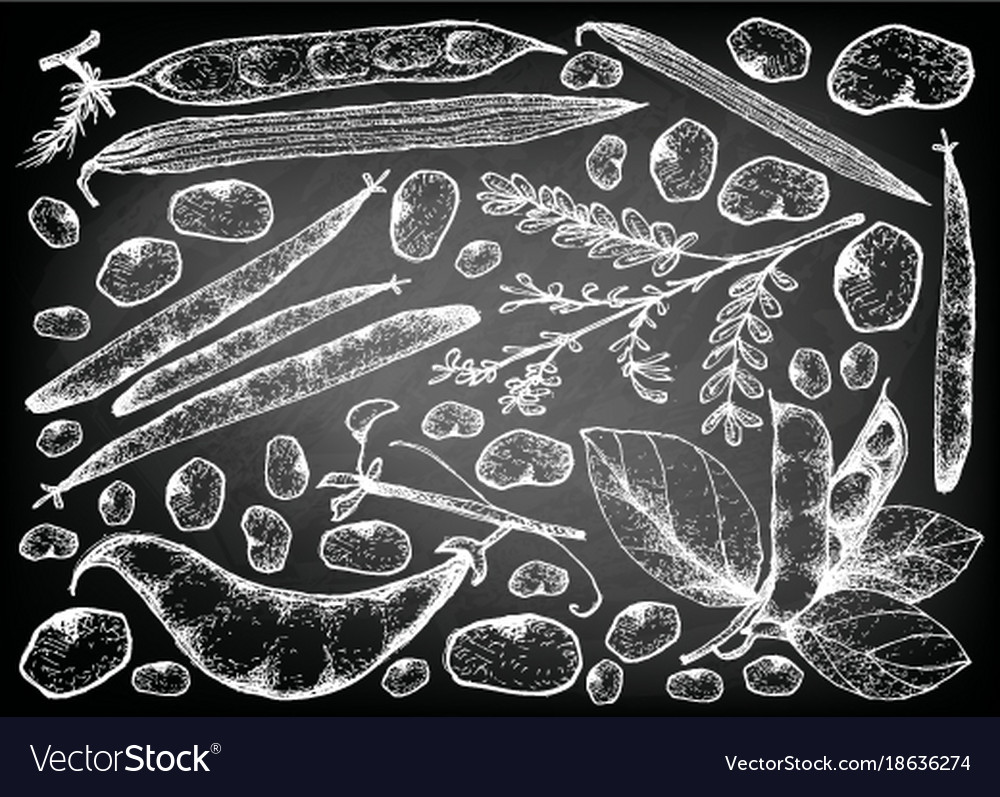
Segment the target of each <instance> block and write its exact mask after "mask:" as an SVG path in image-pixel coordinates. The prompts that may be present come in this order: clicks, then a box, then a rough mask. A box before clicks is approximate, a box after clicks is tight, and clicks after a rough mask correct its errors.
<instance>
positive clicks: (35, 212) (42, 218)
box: [28, 196, 80, 249]
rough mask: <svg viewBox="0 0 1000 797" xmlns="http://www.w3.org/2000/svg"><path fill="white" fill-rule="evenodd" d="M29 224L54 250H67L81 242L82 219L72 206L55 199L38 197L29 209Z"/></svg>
mask: <svg viewBox="0 0 1000 797" xmlns="http://www.w3.org/2000/svg"><path fill="white" fill-rule="evenodd" d="M28 223H29V224H31V229H33V230H34V231H35V233H36V234H37V235H38V237H39V238H41V239H42V240H43V241H45V243H47V244H48V245H49V246H51V247H52V248H53V249H66V248H68V247H70V246H74V245H75V244H76V243H77V242H78V241H79V240H80V217H79V216H78V215H77V213H76V211H75V210H73V207H72V205H70V204H69V203H68V202H64V201H63V200H61V199H56V198H55V197H51V196H40V197H38V199H36V200H35V201H34V203H33V204H32V205H31V207H30V208H29V209H28Z"/></svg>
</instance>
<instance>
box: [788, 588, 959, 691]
mask: <svg viewBox="0 0 1000 797" xmlns="http://www.w3.org/2000/svg"><path fill="white" fill-rule="evenodd" d="M787 631H788V638H789V641H790V642H791V643H792V645H794V647H795V649H796V650H797V651H798V652H799V653H800V654H801V655H802V658H804V659H805V660H806V661H807V662H809V663H810V664H811V665H812V666H813V667H814V668H815V669H816V671H817V672H819V673H820V675H822V676H823V677H824V678H826V679H827V680H828V681H830V682H831V683H833V684H835V685H836V686H839V687H840V688H842V689H846V690H847V691H849V692H853V693H854V694H857V695H860V696H861V697H865V698H868V699H869V700H904V699H906V698H909V697H915V696H917V695H921V694H924V693H926V692H929V691H931V690H932V689H935V688H936V687H938V686H940V685H941V684H942V683H943V682H944V681H946V680H947V679H949V678H951V676H953V675H954V674H955V673H957V672H958V671H959V670H961V669H962V668H963V667H965V666H966V665H968V664H969V657H968V656H967V655H966V653H965V651H964V650H963V649H962V646H961V645H960V644H959V643H958V641H957V640H956V639H955V638H954V637H953V636H952V635H951V633H950V632H949V631H948V629H947V628H945V627H944V626H943V625H941V624H940V623H939V622H938V621H937V620H935V619H934V618H933V617H931V616H929V615H927V614H925V613H924V612H922V611H921V610H920V609H918V608H917V607H915V606H911V605H909V604H907V603H904V602H902V601H899V600H897V599H896V598H892V597H890V596H888V595H883V594H881V593H878V592H868V591H858V590H845V591H842V592H834V593H832V594H829V595H825V596H824V597H822V598H820V599H819V600H818V601H816V602H815V603H814V604H813V605H812V606H811V607H810V608H808V609H806V611H804V612H803V613H802V614H800V615H799V616H798V617H796V618H794V619H793V620H792V621H791V622H790V623H789V625H788V629H787Z"/></svg>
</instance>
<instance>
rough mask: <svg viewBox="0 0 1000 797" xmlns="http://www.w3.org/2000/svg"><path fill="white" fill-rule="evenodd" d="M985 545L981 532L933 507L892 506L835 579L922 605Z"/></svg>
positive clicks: (839, 566)
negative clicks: (932, 510) (931, 509)
mask: <svg viewBox="0 0 1000 797" xmlns="http://www.w3.org/2000/svg"><path fill="white" fill-rule="evenodd" d="M982 541H983V536H982V535H981V534H980V533H979V532H978V531H974V530H973V529H970V528H966V527H965V526H963V525H962V524H961V523H958V522H956V521H954V520H952V519H951V518H949V517H945V516H944V515H941V514H939V513H937V512H931V511H930V510H929V509H921V508H919V507H913V506H887V507H883V508H882V509H881V510H879V512H878V514H877V515H875V519H874V520H873V521H872V523H871V525H870V526H869V527H868V530H867V532H866V533H865V536H864V537H863V538H862V540H861V542H860V544H859V545H858V547H857V548H855V549H854V550H853V551H851V552H850V554H849V555H848V556H847V557H846V558H845V559H843V560H842V561H841V562H839V563H838V564H837V567H836V569H835V570H834V571H833V572H832V573H831V574H830V578H831V581H832V583H833V584H835V585H836V588H839V589H862V590H870V591H872V592H881V593H884V594H886V595H890V596H892V597H894V598H898V599H899V600H902V601H906V602H908V603H918V602H920V601H922V600H924V599H925V598H927V597H930V596H931V595H933V594H934V593H935V592H938V591H939V590H941V589H944V588H945V587H947V586H948V585H949V584H950V583H951V582H952V581H954V580H955V579H956V578H958V576H959V574H960V573H961V572H962V571H963V570H965V568H966V567H967V566H968V564H969V560H970V559H972V555H973V554H974V553H975V552H976V548H978V547H979V543H981V542H982Z"/></svg>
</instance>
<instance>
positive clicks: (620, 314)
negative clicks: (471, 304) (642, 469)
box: [430, 172, 864, 446]
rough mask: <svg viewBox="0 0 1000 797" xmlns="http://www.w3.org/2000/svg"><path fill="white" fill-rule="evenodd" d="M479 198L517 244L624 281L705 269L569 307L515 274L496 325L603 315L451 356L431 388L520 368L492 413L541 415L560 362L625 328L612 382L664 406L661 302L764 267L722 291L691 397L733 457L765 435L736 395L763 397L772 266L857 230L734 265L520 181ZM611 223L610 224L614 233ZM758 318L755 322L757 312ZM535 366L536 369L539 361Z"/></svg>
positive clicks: (809, 236) (789, 282) (635, 217)
mask: <svg viewBox="0 0 1000 797" xmlns="http://www.w3.org/2000/svg"><path fill="white" fill-rule="evenodd" d="M482 182H483V185H484V186H485V187H486V190H485V191H481V192H479V193H478V194H477V195H476V198H477V199H478V200H479V201H480V202H481V203H482V210H483V212H484V213H486V214H487V215H489V216H514V215H517V214H522V218H521V219H520V220H519V221H518V222H517V224H516V229H517V230H518V231H519V232H521V233H524V234H526V235H535V234H537V233H540V232H549V231H551V236H552V243H553V244H555V245H556V246H557V247H559V248H561V249H586V250H587V257H589V258H591V259H593V260H610V261H611V265H612V267H613V268H615V269H618V270H624V269H631V268H635V267H636V266H649V268H650V272H651V274H652V276H653V277H654V278H657V279H660V278H665V277H666V276H667V275H668V274H670V272H672V271H673V270H674V269H675V268H676V267H677V265H678V264H679V263H680V262H681V260H682V258H686V259H689V260H694V261H703V262H705V263H707V264H711V265H710V267H709V268H707V269H706V270H705V271H702V272H700V273H698V274H695V275H693V276H689V277H684V278H681V279H664V280H663V282H662V284H661V285H659V286H658V285H653V284H646V285H643V286H642V288H641V289H639V292H638V293H635V292H632V293H631V294H630V291H631V290H632V289H631V288H630V287H629V286H627V285H618V286H617V287H615V288H612V289H611V290H609V291H608V292H607V293H605V294H602V293H601V289H600V288H599V286H598V285H597V284H596V283H593V282H588V283H587V284H586V285H584V286H583V288H582V289H581V291H580V297H579V298H573V297H570V296H567V295H566V289H565V285H564V284H563V283H562V282H552V283H550V284H549V285H547V286H546V287H544V288H542V287H540V286H539V285H537V284H536V283H535V282H534V280H533V279H532V277H531V276H530V275H528V274H525V273H519V274H517V276H516V278H515V279H516V281H517V285H501V286H500V289H501V290H502V291H503V292H504V293H507V294H509V295H511V296H514V297H515V298H514V299H513V300H510V301H507V302H504V303H503V304H502V305H501V306H500V312H501V313H512V312H514V311H516V310H520V309H523V308H525V307H529V306H535V305H538V306H542V307H547V308H548V309H549V311H550V312H551V313H552V314H554V315H559V316H566V315H572V314H575V313H579V312H582V311H601V310H602V311H604V314H603V315H602V316H601V317H599V318H598V319H596V320H595V321H592V322H591V323H589V324H586V325H584V326H581V327H578V328H576V329H574V330H571V331H568V332H558V331H552V330H543V331H541V332H540V333H539V336H538V337H539V340H538V342H537V343H534V344H531V345H506V346H504V347H502V349H501V352H502V354H503V355H504V356H503V357H501V358H498V359H497V358H493V359H489V358H487V359H480V360H479V361H476V360H475V359H473V358H469V357H464V356H463V354H462V352H461V350H460V349H457V348H453V349H451V350H450V351H449V352H448V353H447V355H446V356H445V359H444V362H443V363H439V364H437V365H435V366H434V376H433V377H432V378H431V380H430V382H431V384H435V383H437V382H443V381H446V380H449V379H450V380H454V381H455V383H456V384H459V385H468V386H470V387H475V386H477V385H481V384H484V383H485V384H490V383H493V382H494V381H496V379H497V377H498V376H499V374H500V372H501V371H503V370H505V369H506V368H508V367H509V366H512V365H514V364H515V363H520V362H522V361H526V364H525V366H524V372H523V375H522V376H514V377H509V378H507V379H506V380H505V381H504V383H503V384H504V388H505V389H506V392H505V393H504V394H503V395H502V396H501V397H500V399H499V403H500V406H501V409H502V411H503V412H504V413H505V414H506V413H510V412H513V411H514V410H517V411H518V412H520V413H521V414H523V415H526V416H537V415H542V414H544V413H545V411H546V408H545V404H544V402H545V401H546V400H547V399H550V398H551V397H552V396H554V395H555V391H556V389H557V388H558V387H560V385H561V384H562V378H561V377H560V375H559V367H558V364H557V358H558V357H559V355H560V354H562V353H563V352H565V351H569V352H570V353H578V352H580V351H582V348H583V342H582V341H583V338H585V337H586V336H588V335H589V334H590V333H592V332H595V331H597V330H599V329H602V328H604V327H606V326H609V325H611V324H614V323H617V322H624V323H625V324H626V331H625V332H624V333H623V334H622V335H621V336H620V337H618V338H617V339H616V340H615V341H614V342H613V343H612V344H611V345H610V346H609V347H608V348H609V350H610V351H611V352H612V353H613V354H614V355H615V361H616V363H617V364H618V365H619V367H620V370H621V373H622V376H623V377H624V378H626V379H628V380H629V382H630V383H631V385H632V387H633V389H634V390H635V392H636V393H637V394H638V395H639V396H640V397H641V398H643V399H645V400H646V401H651V402H654V403H658V404H663V403H665V402H666V401H667V400H668V398H669V394H668V393H667V391H666V389H665V388H664V385H665V383H667V382H670V381H673V376H672V375H671V372H670V368H669V366H668V365H667V364H666V361H667V360H668V359H669V357H670V354H669V353H668V352H666V351H656V352H654V350H653V343H652V342H651V341H650V340H649V339H648V335H647V333H648V332H650V331H652V330H655V329H657V328H658V324H659V323H660V322H659V319H661V318H663V317H664V316H666V314H667V312H668V310H669V303H668V300H670V299H672V298H673V297H675V296H678V295H679V294H681V293H685V292H691V293H696V292H698V291H700V290H701V289H702V288H703V287H704V286H705V285H707V284H708V283H709V282H710V281H711V280H713V279H714V278H716V277H718V276H720V275H722V274H724V273H726V272H728V271H730V270H732V269H735V268H739V267H741V266H745V265H749V264H752V263H759V262H761V261H766V264H765V265H764V267H763V268H760V269H758V270H756V271H753V272H750V273H747V274H744V275H743V276H741V277H740V278H739V279H738V280H736V282H734V283H733V284H732V285H731V286H730V298H731V300H732V301H730V302H729V303H728V304H726V306H725V307H723V309H722V310H721V311H720V312H719V314H718V315H717V317H716V320H717V322H718V325H717V326H716V327H715V328H714V329H713V330H712V332H711V333H710V336H709V342H710V343H712V344H713V346H714V348H713V349H712V351H711V352H710V353H709V355H708V357H707V358H706V359H705V362H704V364H703V367H704V369H705V370H707V371H712V374H711V375H710V376H709V377H708V379H707V380H706V382H705V384H704V385H703V386H702V389H701V394H700V397H701V401H702V403H703V404H710V403H712V402H714V401H717V400H719V399H722V403H721V404H720V405H719V406H718V407H716V408H715V409H714V410H712V412H711V413H710V414H709V416H708V417H707V418H706V419H705V423H704V424H703V427H702V429H703V432H704V433H705V434H706V435H707V434H711V433H712V432H713V431H714V430H715V429H716V428H717V427H719V426H720V425H721V426H722V428H723V430H724V434H725V438H726V441H727V442H728V443H729V444H730V445H732V446H737V445H739V444H740V443H741V442H742V439H743V429H744V428H756V427H759V426H761V425H762V424H763V421H762V419H761V417H760V416H759V415H758V414H757V413H755V412H752V411H751V410H749V409H746V408H744V407H741V406H740V405H739V404H738V403H737V399H736V394H737V390H738V391H739V392H740V393H742V395H743V396H744V397H745V398H747V399H751V400H756V399H760V398H762V397H763V395H764V387H763V385H762V383H761V382H760V380H759V379H758V378H757V377H756V376H755V375H753V373H752V372H751V370H748V368H747V367H744V366H748V367H749V369H753V370H757V371H761V370H764V369H765V368H766V367H767V356H766V354H764V352H763V351H762V350H761V349H760V348H759V346H760V345H762V344H765V343H768V342H770V341H771V340H772V339H773V332H772V330H771V328H770V327H769V326H768V324H767V322H766V321H765V320H764V319H765V318H769V319H770V318H776V317H778V316H779V315H780V314H781V305H780V302H779V301H778V299H777V298H776V296H775V295H774V294H773V293H772V292H771V291H770V290H769V289H768V284H770V285H772V286H774V287H775V288H777V289H778V290H779V291H793V290H795V288H796V287H797V283H796V281H795V280H794V279H793V278H792V277H791V276H789V275H788V274H786V273H785V272H784V271H781V270H780V269H779V268H778V266H779V264H780V263H781V262H782V261H783V260H784V259H785V258H786V257H788V256H789V255H791V254H792V253H793V252H796V251H797V250H798V249H800V248H802V247H803V246H806V245H808V244H810V243H813V242H815V241H818V240H820V239H822V238H825V237H827V236H830V235H833V234H835V233H837V232H840V231H842V230H845V229H849V228H851V227H855V226H858V225H860V224H862V223H864V216H863V215H862V214H860V213H856V214H853V215H850V216H845V217H843V218H841V219H838V220H837V221H834V222H831V223H830V224H826V225H824V226H822V227H819V228H817V229H815V230H813V231H811V232H809V233H806V234H805V235H801V236H799V237H797V238H793V239H792V240H790V241H787V242H785V243H782V244H778V245H776V246H771V247H767V248H764V249H757V250H754V251H752V252H745V253H742V254H735V255H711V254H704V253H701V252H696V251H693V249H692V247H693V246H694V245H695V244H696V243H697V242H698V235H697V233H694V232H685V233H682V234H680V235H678V233H677V230H676V228H675V227H674V225H672V224H670V223H669V222H663V221H658V222H653V223H650V222H649V221H648V220H647V219H646V218H645V217H644V216H643V215H642V214H641V213H640V212H639V211H638V210H635V209H634V208H625V210H623V211H622V212H621V214H620V216H619V217H616V216H615V214H614V213H613V212H612V211H611V210H610V209H609V208H608V207H606V206H605V205H603V204H602V203H600V202H592V203H590V204H589V205H586V204H583V203H580V202H576V201H575V200H574V199H573V198H572V197H571V196H570V195H569V193H567V192H566V191H565V190H564V189H562V188H559V187H554V188H553V187H550V186H547V185H543V186H541V188H538V189H536V188H535V186H534V185H532V183H531V182H530V181H529V180H528V179H527V178H526V177H524V176H523V175H521V174H517V173H515V174H512V175H511V176H510V177H504V176H502V175H500V174H496V173H495V172H487V173H486V174H484V175H483V176H482ZM619 219H620V221H619ZM755 308H759V314H758V313H757V312H755ZM539 355H540V358H539V359H535V358H536V356H539Z"/></svg>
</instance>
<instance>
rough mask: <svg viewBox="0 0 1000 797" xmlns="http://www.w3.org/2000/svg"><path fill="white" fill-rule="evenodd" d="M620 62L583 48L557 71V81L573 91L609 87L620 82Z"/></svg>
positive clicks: (622, 69) (621, 69)
mask: <svg viewBox="0 0 1000 797" xmlns="http://www.w3.org/2000/svg"><path fill="white" fill-rule="evenodd" d="M624 72H625V70H624V67H623V66H622V62H621V61H619V60H618V59H617V58H612V57H611V56H609V55H604V54H603V53H595V52H593V51H591V50H585V51H584V52H582V53H577V54H576V55H574V56H573V57H572V58H570V59H569V60H568V61H567V62H566V63H565V64H564V65H563V68H562V71H561V72H560V73H559V82H560V83H562V84H563V85H564V86H565V87H566V88H568V89H572V90H573V91H583V90H584V89H611V88H614V87H615V86H617V85H618V84H619V83H621V82H622V76H623V74H624Z"/></svg>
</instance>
